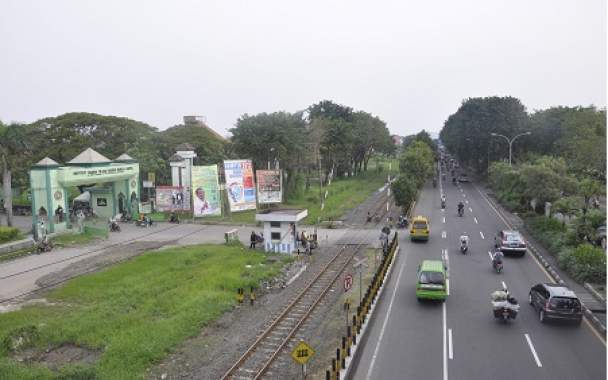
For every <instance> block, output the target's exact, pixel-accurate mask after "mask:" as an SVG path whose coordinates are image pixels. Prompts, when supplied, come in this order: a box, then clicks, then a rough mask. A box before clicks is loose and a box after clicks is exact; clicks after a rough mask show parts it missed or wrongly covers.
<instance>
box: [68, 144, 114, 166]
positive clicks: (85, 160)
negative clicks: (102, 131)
mask: <svg viewBox="0 0 608 380" xmlns="http://www.w3.org/2000/svg"><path fill="white" fill-rule="evenodd" d="M110 162H112V160H110V159H109V158H107V157H106V156H104V155H102V154H100V153H98V152H97V151H95V150H93V149H92V148H87V149H86V150H85V151H84V152H82V153H80V154H79V155H78V156H76V157H74V158H73V159H72V160H70V161H68V164H72V165H83V164H84V165H86V164H106V163H110Z"/></svg>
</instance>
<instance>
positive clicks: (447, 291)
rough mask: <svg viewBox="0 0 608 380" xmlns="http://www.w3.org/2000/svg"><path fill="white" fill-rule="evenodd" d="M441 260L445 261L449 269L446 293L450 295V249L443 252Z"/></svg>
mask: <svg viewBox="0 0 608 380" xmlns="http://www.w3.org/2000/svg"><path fill="white" fill-rule="evenodd" d="M441 259H442V260H443V262H444V264H445V266H446V268H447V278H446V279H445V287H446V293H447V294H448V296H449V295H450V255H448V249H447V248H446V249H442V250H441Z"/></svg>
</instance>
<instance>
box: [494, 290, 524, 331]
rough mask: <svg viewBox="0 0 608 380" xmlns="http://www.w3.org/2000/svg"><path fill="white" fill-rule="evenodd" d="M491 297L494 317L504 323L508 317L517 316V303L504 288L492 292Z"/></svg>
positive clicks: (513, 317)
mask: <svg viewBox="0 0 608 380" xmlns="http://www.w3.org/2000/svg"><path fill="white" fill-rule="evenodd" d="M491 299H492V301H491V303H492V311H493V314H494V318H495V319H498V320H501V321H502V322H505V323H506V322H508V321H509V319H515V318H517V313H518V312H519V303H518V302H517V300H516V299H515V298H513V297H512V296H511V295H510V294H509V291H508V290H506V289H504V290H498V291H496V292H493V293H492V294H491Z"/></svg>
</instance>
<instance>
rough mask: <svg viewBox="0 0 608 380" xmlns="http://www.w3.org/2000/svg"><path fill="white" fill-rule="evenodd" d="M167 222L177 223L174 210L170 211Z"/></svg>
mask: <svg viewBox="0 0 608 380" xmlns="http://www.w3.org/2000/svg"><path fill="white" fill-rule="evenodd" d="M169 223H177V224H179V217H178V216H177V214H176V213H174V212H172V213H171V215H170V216H169Z"/></svg>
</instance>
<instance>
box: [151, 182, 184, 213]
mask: <svg viewBox="0 0 608 380" xmlns="http://www.w3.org/2000/svg"><path fill="white" fill-rule="evenodd" d="M156 210H157V211H161V212H165V211H190V189H188V188H184V187H180V186H156Z"/></svg>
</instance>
